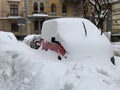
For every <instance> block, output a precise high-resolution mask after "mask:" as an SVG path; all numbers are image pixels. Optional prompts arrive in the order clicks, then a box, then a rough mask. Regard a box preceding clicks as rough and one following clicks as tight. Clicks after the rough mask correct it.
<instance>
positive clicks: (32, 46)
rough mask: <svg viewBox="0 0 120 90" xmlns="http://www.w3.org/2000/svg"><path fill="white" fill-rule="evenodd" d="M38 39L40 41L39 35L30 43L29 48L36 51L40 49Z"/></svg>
mask: <svg viewBox="0 0 120 90" xmlns="http://www.w3.org/2000/svg"><path fill="white" fill-rule="evenodd" d="M40 39H41V35H35V36H34V37H33V38H32V40H31V42H30V47H31V48H34V49H38V48H39V47H40Z"/></svg>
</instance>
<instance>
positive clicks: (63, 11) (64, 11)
mask: <svg viewBox="0 0 120 90" xmlns="http://www.w3.org/2000/svg"><path fill="white" fill-rule="evenodd" d="M62 14H63V15H66V14H67V6H66V5H63V6H62Z"/></svg>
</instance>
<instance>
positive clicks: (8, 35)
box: [0, 31, 17, 41]
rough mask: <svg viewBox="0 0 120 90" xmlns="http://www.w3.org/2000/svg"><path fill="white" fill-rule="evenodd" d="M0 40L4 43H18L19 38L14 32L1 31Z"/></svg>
mask: <svg viewBox="0 0 120 90" xmlns="http://www.w3.org/2000/svg"><path fill="white" fill-rule="evenodd" d="M0 40H2V41H17V38H16V37H15V35H14V34H13V33H12V32H4V31H0Z"/></svg>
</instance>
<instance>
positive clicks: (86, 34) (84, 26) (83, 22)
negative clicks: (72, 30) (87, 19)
mask: <svg viewBox="0 0 120 90" xmlns="http://www.w3.org/2000/svg"><path fill="white" fill-rule="evenodd" d="M82 24H83V27H84V31H85V36H87V30H86V27H85V24H84V22H82Z"/></svg>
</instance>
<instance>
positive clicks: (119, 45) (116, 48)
mask: <svg viewBox="0 0 120 90" xmlns="http://www.w3.org/2000/svg"><path fill="white" fill-rule="evenodd" d="M111 44H112V48H113V52H114V55H116V56H120V42H111Z"/></svg>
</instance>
